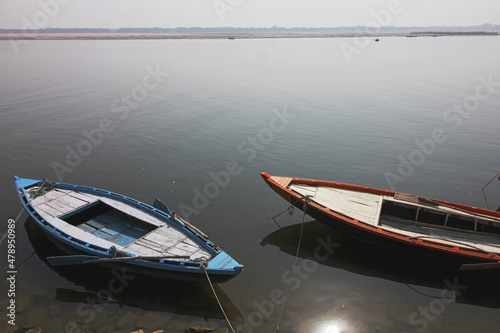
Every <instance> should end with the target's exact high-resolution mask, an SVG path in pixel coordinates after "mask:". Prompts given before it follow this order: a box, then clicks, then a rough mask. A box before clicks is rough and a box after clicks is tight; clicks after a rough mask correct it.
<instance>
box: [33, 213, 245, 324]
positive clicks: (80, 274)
mask: <svg viewBox="0 0 500 333" xmlns="http://www.w3.org/2000/svg"><path fill="white" fill-rule="evenodd" d="M24 226H25V228H26V231H27V234H28V237H29V240H30V242H31V244H32V246H33V248H34V250H35V251H36V254H37V255H38V257H39V258H40V259H41V260H42V261H44V262H45V263H46V264H47V266H48V267H50V269H52V270H53V271H55V272H56V273H57V274H58V275H59V276H60V277H62V278H64V279H65V280H67V281H69V282H70V283H73V284H74V288H73V287H70V288H57V289H56V292H55V299H56V300H57V301H60V302H64V303H75V308H76V307H77V306H80V307H81V312H82V313H83V312H84V311H88V309H90V308H92V307H94V308H95V307H97V309H102V310H101V311H102V312H105V311H106V307H108V306H110V308H109V310H110V311H116V308H117V307H116V305H117V306H118V307H119V308H123V307H125V309H124V310H125V312H127V311H130V310H133V309H129V310H127V309H126V308H127V307H128V308H135V309H142V310H146V311H148V312H149V311H154V312H163V313H169V314H174V315H184V316H186V315H187V316H193V317H201V318H211V319H220V320H224V315H223V314H222V312H221V310H220V307H219V306H218V304H217V301H216V299H215V297H214V295H213V292H212V290H211V289H210V285H209V284H208V282H206V283H202V282H183V281H179V280H168V279H157V278H150V277H143V276H134V275H129V274H128V273H126V272H116V271H115V272H113V271H111V270H110V269H106V268H105V267H99V266H95V265H75V266H57V267H54V266H51V265H50V264H49V263H48V262H47V260H46V258H47V256H53V255H61V254H63V252H61V250H60V249H58V248H57V247H56V246H55V245H53V244H52V243H51V242H50V241H49V240H48V239H47V236H46V235H45V234H44V233H43V232H42V230H40V228H39V227H38V226H37V225H36V224H35V222H34V221H33V220H32V219H31V218H28V220H27V221H26V222H25V224H24ZM54 283H59V284H60V285H65V286H67V285H68V284H67V283H66V282H65V281H57V280H56V281H55V282H54ZM82 288H83V291H82ZM214 288H215V291H216V293H217V296H218V297H219V300H220V301H221V303H222V306H223V307H224V310H225V312H226V314H227V315H228V317H229V319H230V320H232V321H237V322H242V321H243V317H242V315H241V313H240V311H239V310H238V309H237V308H236V307H235V305H234V304H233V302H232V301H231V299H230V298H229V297H228V296H227V294H225V293H224V291H223V290H222V289H221V288H220V287H219V286H218V285H217V284H215V285H214ZM113 305H114V306H113ZM85 306H87V307H85ZM75 308H73V309H75ZM85 309H86V310H85ZM133 311H135V310H133ZM73 312H74V310H73ZM135 312H136V311H135ZM140 312H141V311H140ZM141 313H142V312H141ZM82 319H85V318H82ZM66 320H68V319H66Z"/></svg>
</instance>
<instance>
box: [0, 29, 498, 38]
mask: <svg viewBox="0 0 500 333" xmlns="http://www.w3.org/2000/svg"><path fill="white" fill-rule="evenodd" d="M457 36H460V37H477V36H500V34H499V33H496V32H482V31H477V32H470V31H466V32H450V31H445V32H440V31H435V32H434V31H429V32H380V33H377V34H375V33H363V32H239V33H229V32H227V33H226V32H221V33H214V32H207V33H122V32H120V33H110V32H106V33H0V40H159V39H265V38H353V37H372V38H377V37H378V38H380V37H457Z"/></svg>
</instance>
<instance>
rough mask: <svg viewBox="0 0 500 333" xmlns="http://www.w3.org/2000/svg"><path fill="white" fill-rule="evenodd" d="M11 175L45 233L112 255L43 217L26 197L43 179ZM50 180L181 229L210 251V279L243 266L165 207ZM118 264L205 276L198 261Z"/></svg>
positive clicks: (85, 250) (230, 274) (189, 277)
mask: <svg viewBox="0 0 500 333" xmlns="http://www.w3.org/2000/svg"><path fill="white" fill-rule="evenodd" d="M14 178H15V184H16V190H17V193H18V196H19V198H20V200H21V202H22V204H23V205H24V207H25V208H26V210H27V211H28V213H29V215H30V216H31V217H32V218H33V219H34V220H35V222H36V223H37V224H38V225H39V226H40V227H41V228H42V230H43V231H44V232H45V233H46V234H48V235H49V236H50V237H52V238H53V239H55V240H56V241H59V242H61V243H63V244H65V245H66V246H69V247H70V248H72V249H75V250H76V251H77V252H83V253H85V254H89V255H94V256H98V257H103V258H111V257H112V255H113V254H112V252H111V251H110V249H107V248H103V247H99V246H96V245H93V244H89V243H86V242H84V241H81V240H79V239H76V238H74V237H72V236H69V235H67V234H65V233H64V232H63V231H61V230H59V229H58V228H57V227H55V226H53V225H52V224H50V223H49V222H48V221H46V220H45V219H44V218H43V217H42V216H41V215H40V214H39V213H38V212H37V211H36V209H35V208H34V207H33V206H32V205H31V200H30V198H29V194H28V193H27V189H29V188H31V187H33V186H41V185H42V184H43V183H44V180H34V179H26V178H19V177H18V176H14ZM51 184H54V187H55V188H60V189H66V190H72V191H78V192H83V193H88V194H93V195H97V196H101V197H107V198H111V199H114V200H117V201H120V202H123V203H125V204H127V205H130V206H132V207H135V208H137V209H140V210H142V211H146V212H148V213H151V214H153V215H154V216H155V217H157V218H158V219H160V220H161V221H162V222H164V223H166V224H168V225H170V226H173V227H175V228H177V230H179V231H181V232H182V233H184V234H185V235H186V236H188V237H189V238H190V239H191V240H192V241H194V242H196V243H197V244H199V245H201V246H202V247H203V248H204V249H205V250H207V251H208V252H209V253H210V254H211V255H212V257H211V258H210V260H209V262H208V264H207V266H206V268H205V269H206V271H207V273H208V274H209V275H210V276H213V277H212V279H214V278H215V282H225V281H227V280H229V279H231V278H233V277H235V276H236V275H238V274H239V273H240V272H241V271H242V270H243V265H240V264H239V263H238V262H236V261H235V260H234V259H233V258H232V257H230V256H229V255H228V254H227V253H226V252H224V251H223V250H222V249H220V248H219V247H217V246H216V245H215V244H214V243H213V242H212V241H210V240H208V239H207V238H205V237H204V236H203V235H202V234H201V233H199V232H198V231H197V230H195V229H194V228H192V227H190V226H189V225H188V224H186V223H184V222H182V221H180V220H177V219H175V218H172V215H171V214H169V213H167V212H166V211H163V210H161V209H158V208H155V207H153V206H150V205H148V204H145V203H143V202H141V201H138V200H136V199H133V198H131V197H128V196H125V195H122V194H118V193H115V192H112V191H107V190H102V189H99V188H95V187H89V186H81V185H73V184H66V183H58V182H51ZM83 209H85V207H83V208H80V209H79V210H83ZM79 210H77V211H75V213H76V212H78V211H79ZM167 211H168V210H167ZM124 255H127V256H135V255H134V254H132V253H128V252H125V254H124ZM113 265H114V264H113ZM119 265H123V266H127V267H132V266H136V267H137V268H140V270H139V271H137V270H136V271H137V272H138V273H144V274H145V275H153V276H162V274H161V272H165V273H167V274H166V275H165V276H166V277H174V278H182V279H184V278H185V279H187V280H193V279H194V280H198V279H200V280H204V279H206V277H205V273H204V271H203V269H202V268H201V263H200V262H195V261H180V260H175V259H161V260H160V261H158V262H156V261H148V260H139V259H138V260H134V261H130V262H127V263H120V264H119ZM143 269H145V271H143ZM146 270H154V271H155V272H148V271H146ZM169 272H170V273H173V274H172V276H170V274H168V273H169Z"/></svg>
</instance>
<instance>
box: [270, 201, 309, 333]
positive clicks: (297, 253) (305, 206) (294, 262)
mask: <svg viewBox="0 0 500 333" xmlns="http://www.w3.org/2000/svg"><path fill="white" fill-rule="evenodd" d="M310 198H311V196H309V195H307V196H305V197H304V199H305V200H304V209H303V212H304V214H303V215H302V223H301V224H300V234H299V242H298V244H297V251H296V252H295V259H294V261H293V266H292V267H293V268H292V277H291V278H293V277H294V276H295V267H297V260H298V258H299V253H300V245H301V243H302V233H303V231H304V223H305V218H306V211H307V202H308V201H309V199H310ZM290 289H291V288H290V284H288V285H287V288H286V292H285V301H284V304H283V307H282V308H281V313H280V315H279V318H278V324H277V326H276V330H275V331H274V332H275V333H276V332H278V331H279V330H280V325H281V319H282V318H283V313H285V308H286V300H287V299H288V294H290Z"/></svg>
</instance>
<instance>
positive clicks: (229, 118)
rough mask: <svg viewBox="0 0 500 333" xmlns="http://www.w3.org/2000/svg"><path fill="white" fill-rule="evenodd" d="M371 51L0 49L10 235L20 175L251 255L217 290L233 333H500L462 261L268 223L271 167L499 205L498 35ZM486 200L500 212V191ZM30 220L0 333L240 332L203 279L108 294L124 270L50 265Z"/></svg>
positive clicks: (335, 44) (99, 45)
mask: <svg viewBox="0 0 500 333" xmlns="http://www.w3.org/2000/svg"><path fill="white" fill-rule="evenodd" d="M355 42H356V41H355V40H354V39H349V38H337V39H329V38H328V39H267V40H266V39H255V40H238V39H236V40H158V41H144V40H141V41H136V40H128V41H28V42H26V43H25V44H22V45H20V46H19V49H18V51H17V52H15V50H14V48H13V47H12V45H11V43H10V42H8V41H5V42H1V43H0V59H2V61H1V64H0V77H1V82H0V119H1V122H0V126H1V131H0V138H1V140H0V152H1V157H2V158H1V159H0V165H1V168H0V180H1V182H2V183H3V184H4V187H3V190H2V191H0V202H1V204H0V219H1V220H2V221H3V222H4V223H1V224H0V225H1V226H2V227H1V228H0V232H1V233H2V234H3V233H4V232H5V231H6V230H7V221H8V219H11V218H12V219H14V218H16V216H17V215H18V214H19V212H20V211H21V208H22V207H21V204H20V202H19V199H18V197H17V195H16V193H15V189H14V184H13V177H14V175H18V176H21V177H27V178H37V179H41V178H44V177H47V178H49V179H51V180H56V181H64V182H67V183H74V184H81V185H90V186H95V187H99V188H104V189H107V190H111V191H114V192H118V193H121V194H125V195H128V196H131V197H133V198H136V199H138V200H141V201H144V202H147V203H152V202H153V200H154V198H155V197H158V198H160V199H161V200H163V201H164V202H166V203H167V204H168V205H169V207H170V208H171V209H175V211H176V212H177V213H178V214H179V215H181V216H183V217H185V218H187V219H189V220H190V221H191V222H192V223H193V224H194V225H196V226H197V227H199V228H200V229H201V230H202V231H204V232H205V233H207V234H208V235H209V236H210V238H211V239H212V240H213V241H214V242H216V243H218V244H220V245H221V246H222V247H223V248H224V249H225V250H226V251H227V252H228V253H229V254H230V255H231V256H233V257H234V258H235V259H236V260H237V261H239V262H240V263H242V264H244V265H245V270H244V271H243V273H242V274H241V275H240V276H238V277H237V278H235V279H233V280H231V281H229V282H227V283H225V284H221V285H218V286H217V287H216V291H217V293H218V295H219V297H220V299H221V301H222V304H223V306H224V308H225V309H226V312H227V314H228V316H229V318H230V320H231V323H232V325H233V327H234V329H235V331H237V332H274V331H275V330H276V327H277V326H278V323H279V327H280V330H279V331H280V332H312V333H337V332H356V333H358V332H365V333H368V332H370V333H371V332H397V333H401V332H420V333H421V332H429V333H431V332H440V333H448V332H449V333H451V332H453V333H457V332H479V331H480V332H498V327H500V310H499V308H500V302H499V301H498V300H499V295H500V293H499V292H498V287H497V284H495V283H493V284H490V283H489V282H488V279H486V280H484V282H483V281H482V282H481V283H479V285H480V286H477V285H475V284H474V285H473V284H472V283H468V282H462V281H461V280H458V277H457V274H456V271H455V270H454V269H455V268H456V267H448V266H451V265H447V263H443V262H439V261H437V260H435V261H433V260H431V259H429V258H427V259H425V260H424V259H422V258H420V257H418V256H405V255H403V254H401V253H395V252H393V251H388V250H383V249H377V248H374V247H370V246H365V245H362V244H358V243H356V242H354V241H352V240H350V239H346V238H344V237H342V236H341V235H339V234H337V233H336V232H335V230H332V229H328V228H326V227H323V226H322V225H320V224H319V223H317V222H315V221H312V220H311V218H309V217H307V216H306V217H305V218H303V215H302V212H299V211H297V210H296V211H295V213H294V214H293V215H292V216H289V215H288V214H283V215H281V216H279V217H278V218H277V221H278V223H279V224H280V226H281V227H282V228H281V229H279V228H278V226H277V225H276V224H275V223H274V222H273V220H272V217H273V216H275V215H277V214H279V213H280V212H282V211H284V210H285V209H286V208H287V207H288V203H287V202H285V201H284V200H283V199H281V198H280V197H279V196H278V195H277V194H276V193H274V192H273V191H272V190H271V189H270V188H269V187H268V186H267V185H266V184H265V183H264V181H263V180H262V179H261V178H260V176H259V173H260V172H262V171H265V172H268V173H269V174H272V175H281V176H296V177H306V178H315V179H324V180H334V181H339V182H347V183H354V184H359V185H365V186H372V187H379V188H385V189H395V190H397V191H401V192H407V193H412V194H419V195H424V196H428V197H433V198H438V199H443V200H447V201H452V202H458V203H462V204H466V205H473V206H480V207H485V206H486V203H485V200H484V198H483V193H482V191H481V189H482V187H483V186H484V185H486V184H487V183H488V182H489V181H490V180H491V179H492V178H493V177H494V176H495V175H496V174H497V173H498V172H499V171H500V157H499V156H500V155H499V147H500V145H499V143H500V141H499V135H498V133H499V129H498V126H499V125H500V62H499V61H498V54H500V39H499V38H497V37H446V38H420V37H419V38H396V37H395V38H389V37H387V38H382V39H381V40H380V42H378V43H376V42H374V41H370V42H369V43H366V44H363V45H359V43H358V44H356V43H355ZM356 45H357V46H356ZM360 46H362V47H360ZM353 48H355V50H356V52H353V53H348V54H346V53H345V52H343V51H342V50H346V49H349V50H353ZM235 165H237V168H236V170H237V172H233V174H232V175H231V176H230V177H229V178H227V177H224V175H225V174H227V173H226V170H227V168H228V167H233V168H234V167H235ZM233 171H234V170H233ZM486 194H487V199H488V204H489V206H490V207H491V208H492V209H496V208H497V207H498V206H499V205H500V184H499V183H498V182H497V181H495V182H492V183H491V184H490V185H489V186H488V187H487V188H486ZM303 220H304V221H306V222H307V223H306V224H305V225H304V230H303V232H304V233H303V237H302V239H303V242H302V245H301V248H300V251H299V255H298V259H297V262H296V264H297V266H296V267H298V268H297V270H296V272H295V274H292V271H291V269H292V265H293V264H294V262H295V254H296V251H297V243H298V237H299V234H300V229H301V228H300V227H301V223H302V221H303ZM15 230H16V258H17V270H18V272H17V275H16V283H15V297H11V296H9V295H8V289H9V282H8V281H7V279H6V278H5V279H3V281H2V284H1V293H0V302H1V306H2V308H1V309H0V314H1V317H2V318H1V320H0V325H1V326H0V327H1V329H0V330H1V331H7V332H14V331H15V330H16V329H19V328H21V327H23V326H24V327H40V328H42V329H43V332H132V331H136V330H139V329H143V330H144V332H153V331H154V330H159V329H162V330H164V332H182V331H184V329H185V328H187V327H192V326H196V325H201V326H205V327H211V328H224V327H228V325H227V323H226V321H225V320H224V317H223V315H222V314H221V311H220V309H219V307H218V305H217V302H216V301H215V299H214V296H213V294H212V292H211V290H210V288H209V287H208V285H207V284H188V283H180V282H172V281H165V280H164V281H156V280H145V279H141V278H137V279H133V280H132V279H130V280H127V279H124V283H123V288H120V289H119V290H118V289H116V288H115V289H114V291H115V292H114V293H111V292H110V291H109V285H108V284H109V281H110V279H111V278H112V276H111V275H109V274H110V273H109V272H106V271H100V270H97V269H95V268H93V267H91V266H88V267H83V266H82V267H71V268H63V269H54V268H53V267H50V266H49V265H48V264H47V263H46V261H44V258H45V257H46V256H47V255H50V254H53V253H57V250H56V249H54V248H53V247H52V246H50V244H48V243H47V240H46V239H45V238H44V236H43V235H41V234H40V230H39V229H37V227H36V226H35V225H34V224H33V222H32V221H31V220H30V219H28V216H27V214H26V213H23V214H22V215H21V216H20V217H19V219H18V221H17V226H16V229H15ZM0 250H1V253H2V256H0V267H1V268H2V272H1V274H2V275H3V274H5V273H6V272H7V263H8V261H7V245H6V242H4V243H3V244H1V248H0ZM4 272H5V273H4ZM496 282H498V281H496ZM479 287H481V288H479ZM476 289H478V290H477V291H476ZM479 289H480V290H479ZM11 299H15V301H16V303H15V304H16V317H15V323H16V326H15V327H13V326H12V325H10V324H9V323H8V320H9V317H8V316H7V315H8V314H9V310H8V309H7V306H8V305H9V302H10V300H11ZM277 299H280V300H281V301H282V302H280V303H279V304H277V302H275V301H276V300H277ZM283 300H285V301H284V302H283Z"/></svg>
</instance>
